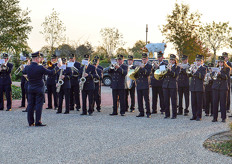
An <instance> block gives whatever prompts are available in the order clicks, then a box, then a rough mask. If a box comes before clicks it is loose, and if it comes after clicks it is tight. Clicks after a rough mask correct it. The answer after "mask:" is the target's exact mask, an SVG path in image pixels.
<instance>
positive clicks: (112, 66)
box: [110, 63, 118, 71]
mask: <svg viewBox="0 0 232 164" xmlns="http://www.w3.org/2000/svg"><path fill="white" fill-rule="evenodd" d="M116 65H118V64H117V63H114V64H111V65H110V69H114V70H115V71H116V68H115V66H116Z"/></svg>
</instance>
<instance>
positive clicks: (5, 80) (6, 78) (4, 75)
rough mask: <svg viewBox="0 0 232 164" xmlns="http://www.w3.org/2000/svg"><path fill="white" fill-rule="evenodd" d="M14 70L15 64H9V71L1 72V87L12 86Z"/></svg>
mask: <svg viewBox="0 0 232 164" xmlns="http://www.w3.org/2000/svg"><path fill="white" fill-rule="evenodd" d="M12 68H13V64H11V63H7V69H6V70H1V72H0V85H11V84H12V81H11V75H10V74H11V71H12Z"/></svg>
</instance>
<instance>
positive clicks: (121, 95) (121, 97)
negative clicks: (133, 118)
mask: <svg viewBox="0 0 232 164" xmlns="http://www.w3.org/2000/svg"><path fill="white" fill-rule="evenodd" d="M112 95H113V113H114V114H118V103H119V102H120V114H125V111H126V105H125V104H126V102H125V101H126V99H125V89H112Z"/></svg>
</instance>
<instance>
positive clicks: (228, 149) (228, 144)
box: [215, 140, 232, 157]
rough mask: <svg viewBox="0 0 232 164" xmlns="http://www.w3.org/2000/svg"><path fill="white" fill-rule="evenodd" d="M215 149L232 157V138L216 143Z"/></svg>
mask: <svg viewBox="0 0 232 164" xmlns="http://www.w3.org/2000/svg"><path fill="white" fill-rule="evenodd" d="M215 151H216V152H218V153H221V154H223V155H228V156H230V157H232V140H229V141H224V142H222V143H218V144H215Z"/></svg>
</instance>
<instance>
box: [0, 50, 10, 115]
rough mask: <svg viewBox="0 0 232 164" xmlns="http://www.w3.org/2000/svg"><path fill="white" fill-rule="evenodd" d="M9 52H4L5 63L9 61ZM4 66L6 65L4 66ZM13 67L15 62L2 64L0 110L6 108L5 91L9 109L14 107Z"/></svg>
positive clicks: (0, 73)
mask: <svg viewBox="0 0 232 164" xmlns="http://www.w3.org/2000/svg"><path fill="white" fill-rule="evenodd" d="M8 57H9V56H8V54H6V53H4V54H3V56H2V58H3V59H4V60H5V63H6V62H7V61H8V59H9V58H8ZM3 66H4V67H3ZM12 68H13V64H11V63H9V62H8V63H7V64H6V65H5V64H3V65H2V66H0V110H3V109H4V100H3V93H4V92H5V94H6V100H7V110H6V111H11V107H12V96H11V94H12V93H11V84H12V81H11V75H10V74H11V71H12Z"/></svg>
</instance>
